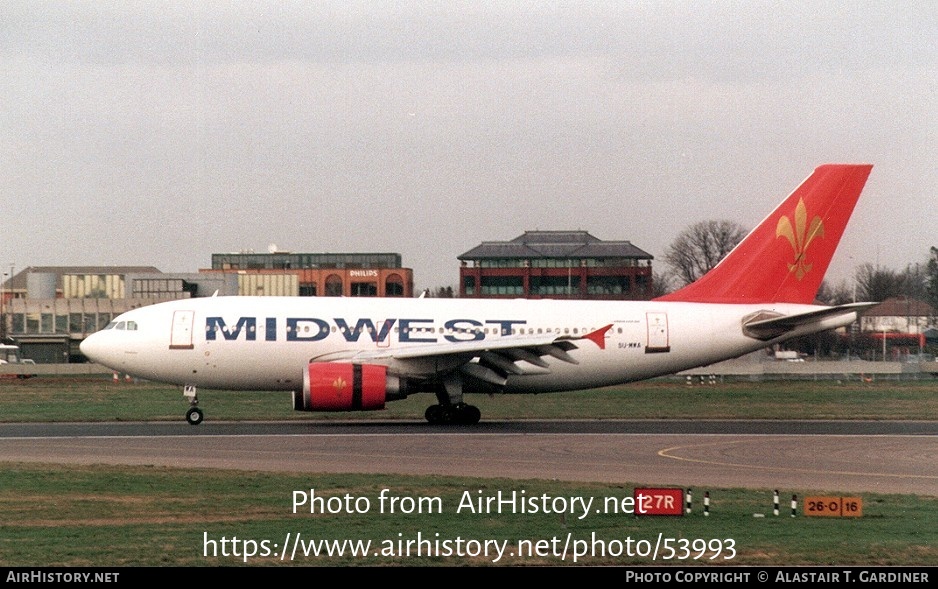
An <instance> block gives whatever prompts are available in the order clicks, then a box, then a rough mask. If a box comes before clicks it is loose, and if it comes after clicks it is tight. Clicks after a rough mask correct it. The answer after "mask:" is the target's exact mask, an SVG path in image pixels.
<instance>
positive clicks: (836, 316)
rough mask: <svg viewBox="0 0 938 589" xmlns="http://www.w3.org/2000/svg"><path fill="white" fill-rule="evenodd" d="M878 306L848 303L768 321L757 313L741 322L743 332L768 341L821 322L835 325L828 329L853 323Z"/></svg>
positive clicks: (874, 304) (773, 318) (762, 314)
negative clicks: (861, 315)
mask: <svg viewBox="0 0 938 589" xmlns="http://www.w3.org/2000/svg"><path fill="white" fill-rule="evenodd" d="M878 304H879V303H849V304H846V305H838V306H836V307H826V308H824V309H820V310H817V311H809V312H807V313H798V314H795V315H776V316H774V317H769V318H768V319H766V318H765V317H766V313H759V314H756V315H754V316H750V318H749V320H748V321H747V320H743V332H745V334H746V335H748V336H749V337H753V338H755V339H759V340H770V339H774V338H776V337H779V336H781V335H785V334H786V333H789V332H791V331H794V330H796V329H798V328H799V327H804V326H808V325H812V326H813V325H818V324H820V323H822V322H828V323H836V325H831V326H830V327H828V328H826V329H830V328H831V327H839V326H841V325H849V324H850V323H853V322H854V321H856V319H857V317H859V316H860V314H861V313H862V312H863V311H865V310H866V309H869V308H871V307H875V306H876V305H878Z"/></svg>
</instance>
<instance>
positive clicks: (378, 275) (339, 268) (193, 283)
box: [0, 252, 414, 364]
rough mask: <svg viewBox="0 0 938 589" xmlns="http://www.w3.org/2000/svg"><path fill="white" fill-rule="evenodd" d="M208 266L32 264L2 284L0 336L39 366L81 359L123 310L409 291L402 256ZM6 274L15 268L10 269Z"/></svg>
mask: <svg viewBox="0 0 938 589" xmlns="http://www.w3.org/2000/svg"><path fill="white" fill-rule="evenodd" d="M212 266H213V267H212V268H211V269H204V270H200V271H199V272H198V273H164V272H161V271H160V270H159V269H157V268H154V267H152V266H33V267H28V268H25V269H23V270H22V271H20V272H19V273H17V274H13V275H12V276H11V277H9V278H7V279H6V280H4V281H2V282H0V341H5V340H8V339H12V340H14V341H15V342H16V344H17V345H18V346H19V347H20V353H21V355H22V357H24V358H29V359H32V360H34V361H35V362H37V363H40V364H57V363H63V362H64V363H70V362H84V361H85V358H84V356H83V355H82V354H81V352H80V351H79V349H78V345H79V344H80V343H81V341H82V340H83V339H84V338H85V337H87V336H88V335H90V334H91V333H94V332H95V331H98V330H99V329H102V328H104V327H105V326H106V325H107V324H108V323H110V321H111V320H112V319H113V318H114V317H116V316H118V315H120V314H121V313H123V312H125V311H129V310H131V309H135V308H137V307H142V306H145V305H152V304H154V303H158V302H162V301H166V300H174V299H182V298H192V297H208V296H212V295H214V294H216V293H217V294H218V295H253V296H310V297H314V296H350V297H355V296H358V297H411V296H413V289H414V286H413V271H412V270H411V269H410V268H402V267H401V256H400V255H399V254H384V253H377V254H289V253H284V252H271V253H268V254H255V253H239V254H214V255H213V256H212ZM10 274H12V269H11V272H10Z"/></svg>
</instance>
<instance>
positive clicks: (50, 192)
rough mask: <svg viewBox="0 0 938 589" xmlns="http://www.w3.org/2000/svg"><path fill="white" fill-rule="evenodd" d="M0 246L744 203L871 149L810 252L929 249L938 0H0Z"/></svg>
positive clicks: (508, 232)
mask: <svg viewBox="0 0 938 589" xmlns="http://www.w3.org/2000/svg"><path fill="white" fill-rule="evenodd" d="M0 72H2V74H3V75H2V78H0V104H2V105H3V107H2V108H0V179H2V181H0V211H2V216H0V268H2V269H3V271H5V272H6V271H9V265H10V264H15V265H16V267H17V268H20V269H21V268H23V267H25V266H30V265H32V266H38V265H111V264H132V265H153V266H156V267H158V268H160V269H161V270H164V271H177V272H194V271H196V270H198V269H199V268H206V267H209V266H210V265H211V257H210V256H211V254H212V253H216V252H233V251H242V250H255V251H266V250H267V247H268V244H271V243H274V244H277V245H278V246H279V248H280V249H281V250H286V251H294V252H358V251H395V252H400V253H401V254H402V255H403V257H404V264H405V265H406V266H408V267H411V268H413V269H414V277H415V283H416V284H415V286H416V288H418V289H421V288H425V287H430V288H433V287H435V286H445V285H450V284H451V285H454V286H455V284H456V282H457V278H458V262H457V260H456V256H458V255H459V254H461V253H463V252H465V251H467V250H469V249H471V248H472V247H474V246H475V245H477V244H478V243H479V242H481V241H483V240H504V239H511V238H514V237H516V236H517V235H520V234H521V233H522V232H524V231H525V230H532V229H583V230H587V231H589V232H590V233H592V234H593V235H595V236H596V237H598V238H600V239H608V240H620V239H626V240H630V241H632V242H633V243H634V244H635V245H636V246H638V247H640V248H642V249H644V250H646V251H648V252H649V253H651V254H652V255H654V256H655V257H656V264H657V265H658V267H659V268H660V269H664V267H665V265H664V261H663V255H664V251H665V248H666V247H667V245H668V244H669V243H670V242H671V241H672V240H673V239H674V237H676V235H677V233H678V232H680V231H681V230H682V229H683V228H685V227H686V226H688V225H690V224H692V223H695V222H697V221H702V220H709V219H728V220H732V221H735V222H738V223H740V224H742V225H744V226H746V227H752V226H754V225H755V224H756V223H758V222H759V221H760V220H761V219H762V218H763V217H764V216H765V215H766V214H768V213H769V211H770V210H771V209H772V208H774V206H775V205H776V204H777V203H778V202H779V201H780V200H781V199H782V198H783V197H784V196H786V195H787V194H788V193H789V192H791V190H793V189H794V188H795V186H796V185H797V184H798V183H799V182H800V181H801V180H803V179H804V178H805V177H807V176H808V175H809V174H810V172H811V170H813V168H814V167H815V166H817V165H819V164H822V163H826V162H869V163H872V164H874V168H873V173H872V175H871V177H870V180H869V182H868V184H867V188H866V190H865V192H864V194H863V196H862V197H861V200H860V203H859V205H858V206H857V209H856V212H855V214H854V218H853V220H852V222H851V225H850V226H849V227H848V229H847V233H846V234H845V236H844V240H843V242H842V244H841V249H840V250H839V252H838V254H837V257H836V258H835V260H834V263H833V265H832V267H831V271H830V273H829V274H828V279H829V281H831V282H832V283H837V282H840V281H842V280H847V279H850V277H852V274H853V269H854V268H855V267H856V266H857V265H859V264H862V263H866V262H869V263H873V264H877V263H878V264H880V265H883V266H886V267H889V268H892V269H896V270H899V269H904V268H905V267H906V265H907V264H913V265H914V264H915V263H916V262H924V261H925V260H926V258H927V256H928V250H929V247H931V246H938V236H936V232H935V229H936V228H938V138H936V128H938V4H935V3H933V2H928V1H913V2H862V3H852V2H835V3H830V2H822V3H818V2H695V3H688V2H520V1H511V2H393V3H379V2H373V1H372V2H347V1H343V2H331V1H320V2H314V3H307V2H289V3H287V2H282V3H273V2H243V3H231V2H218V3H214V2H135V3H130V2H106V1H103V0H95V1H90V2H68V3H65V2H37V1H23V2H18V1H14V2H8V1H2V0H0Z"/></svg>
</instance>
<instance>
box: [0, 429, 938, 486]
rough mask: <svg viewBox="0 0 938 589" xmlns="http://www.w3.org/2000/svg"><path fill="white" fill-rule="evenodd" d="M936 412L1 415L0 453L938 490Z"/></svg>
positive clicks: (322, 469)
mask: <svg viewBox="0 0 938 589" xmlns="http://www.w3.org/2000/svg"><path fill="white" fill-rule="evenodd" d="M936 456H938V422H908V421H877V422H860V421H839V422H821V421H674V420H664V421H654V420H648V421H618V420H617V421H521V422H512V421H506V422H483V423H480V424H478V425H476V426H472V427H439V426H430V425H428V424H426V423H422V422H421V423H418V422H368V423H362V422H355V423H351V422H344V423H334V422H294V421H290V422H278V423H273V422H250V423H231V422H229V423H222V422H208V421H207V422H205V423H203V424H202V425H199V426H190V425H188V424H186V423H165V422H146V423H97V424H90V423H81V424H0V461H14V462H48V463H75V464H124V465H160V466H172V467H186V468H190V467H192V468H225V469H239V470H254V471H271V472H276V471H283V472H293V473H303V472H305V473H339V472H343V473H353V472H354V473H373V474H414V475H446V476H472V477H485V478H505V479H542V480H565V481H593V482H604V483H623V484H626V483H631V484H641V485H669V486H671V485H673V486H682V487H690V488H698V489H705V488H707V487H715V488H717V487H744V488H760V489H762V488H764V489H782V490H792V489H797V490H799V491H800V492H802V493H803V492H806V491H823V492H829V493H832V494H837V493H841V494H842V493H855V492H879V493H902V494H916V495H931V496H938V460H936Z"/></svg>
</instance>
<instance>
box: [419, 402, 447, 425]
mask: <svg viewBox="0 0 938 589" xmlns="http://www.w3.org/2000/svg"><path fill="white" fill-rule="evenodd" d="M423 416H424V417H426V418H427V422H429V423H432V424H434V425H436V424H438V423H442V422H443V408H442V407H441V406H439V405H430V406H429V407H427V410H426V412H425V413H424V414H423Z"/></svg>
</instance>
